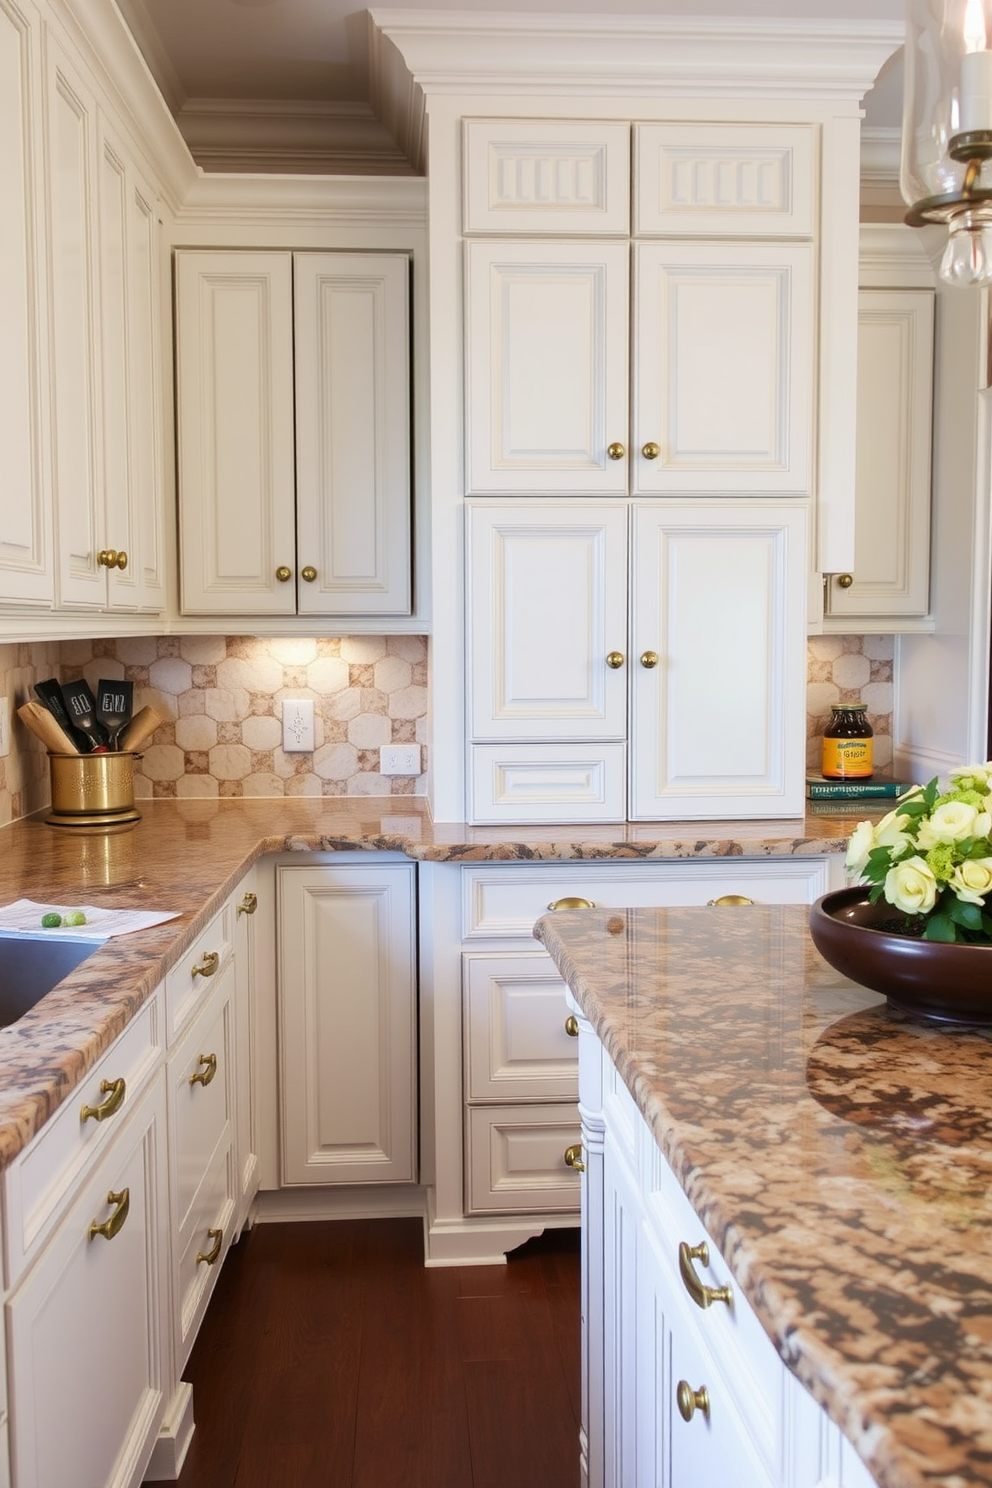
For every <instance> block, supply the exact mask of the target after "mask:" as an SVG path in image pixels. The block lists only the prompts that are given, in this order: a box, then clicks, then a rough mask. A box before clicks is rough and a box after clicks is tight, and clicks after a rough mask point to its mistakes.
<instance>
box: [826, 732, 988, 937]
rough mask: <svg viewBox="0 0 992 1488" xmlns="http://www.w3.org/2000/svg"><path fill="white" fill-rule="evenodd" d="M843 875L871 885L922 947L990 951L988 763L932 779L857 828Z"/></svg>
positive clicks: (873, 892) (874, 897) (873, 898)
mask: <svg viewBox="0 0 992 1488" xmlns="http://www.w3.org/2000/svg"><path fill="white" fill-rule="evenodd" d="M847 870H848V872H849V873H850V874H851V875H852V876H853V877H854V879H855V881H856V882H858V883H865V884H871V886H872V887H871V892H870V894H869V898H870V900H871V902H872V903H873V904H874V903H876V902H877V901H878V900H879V899H881V898H883V897H884V898H885V900H886V901H887V902H888V903H889V904H891V905H892V906H893V907H894V908H895V909H896V910H898V911H899V912H900V913H901V914H903V915H905V916H906V917H907V922H906V930H907V931H908V932H909V933H912V934H919V935H922V936H923V937H924V938H925V939H926V940H940V941H963V942H967V943H969V944H972V945H976V944H977V945H990V944H992V760H989V761H987V762H986V763H985V764H984V765H965V766H964V768H963V769H960V770H952V771H951V775H950V784H949V785H948V788H947V790H946V791H943V792H941V791H940V790H939V788H938V783H937V778H936V777H934V779H933V780H931V782H930V784H929V785H927V786H918V785H917V786H914V787H913V788H912V790H909V791H907V792H906V794H905V795H903V796H900V797H899V799H898V801H897V803H896V805H895V808H894V809H893V810H892V811H890V812H889V814H888V815H887V816H884V817H883V818H882V820H881V821H880V822H870V821H863V822H859V823H858V825H857V826H856V827H855V829H854V831H853V832H852V833H851V837H850V840H849V842H848V845H847Z"/></svg>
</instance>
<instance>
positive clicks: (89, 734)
mask: <svg viewBox="0 0 992 1488" xmlns="http://www.w3.org/2000/svg"><path fill="white" fill-rule="evenodd" d="M60 687H61V690H62V701H63V702H64V703H65V711H66V713H68V715H69V722H70V723H71V724H72V727H73V728H74V729H75V730H76V732H77V733H78V734H81V735H82V736H83V738H84V739H85V740H86V748H87V749H88V750H90V751H91V752H92V751H93V750H94V749H106V747H107V734H106V731H105V729H104V728H103V726H102V725H101V724H100V723H99V722H98V720H97V716H96V701H95V699H94V697H93V694H92V692H90V689H89V684H88V683H87V682H84V681H82V680H80V681H79V682H62V683H60Z"/></svg>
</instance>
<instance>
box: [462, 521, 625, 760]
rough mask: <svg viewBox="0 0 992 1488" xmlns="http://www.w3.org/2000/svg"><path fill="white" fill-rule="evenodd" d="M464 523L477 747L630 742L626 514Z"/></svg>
mask: <svg viewBox="0 0 992 1488" xmlns="http://www.w3.org/2000/svg"><path fill="white" fill-rule="evenodd" d="M466 520H467V540H468V589H469V593H468V608H469V696H470V703H469V707H470V719H471V722H470V728H471V736H472V738H473V739H475V740H479V741H482V740H518V741H521V742H523V741H526V740H561V741H563V742H564V741H574V740H582V739H622V738H623V737H624V734H625V731H626V708H627V702H626V693H627V616H626V605H627V572H626V566H627V513H626V510H625V509H624V506H623V505H618V506H587V507H584V506H579V505H578V504H577V503H570V504H567V505H566V504H563V503H561V502H552V501H540V502H536V501H528V502H526V503H524V502H514V503H512V504H510V505H500V506H488V505H485V504H482V503H477V504H469V506H468V507H467V512H466Z"/></svg>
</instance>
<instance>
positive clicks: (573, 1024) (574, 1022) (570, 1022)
mask: <svg viewBox="0 0 992 1488" xmlns="http://www.w3.org/2000/svg"><path fill="white" fill-rule="evenodd" d="M565 1032H566V1033H567V1034H568V1036H569V1038H578V1036H579V1020H578V1018H577V1017H576V1016H575V1014H574V1013H569V1015H568V1017H567V1018H566V1019H565Z"/></svg>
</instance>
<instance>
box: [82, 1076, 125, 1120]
mask: <svg viewBox="0 0 992 1488" xmlns="http://www.w3.org/2000/svg"><path fill="white" fill-rule="evenodd" d="M100 1094H101V1095H105V1096H106V1097H107V1099H106V1100H105V1101H101V1102H100V1104H99V1105H98V1106H84V1107H83V1109H82V1110H81V1111H80V1113H79V1119H80V1121H89V1119H90V1117H91V1116H92V1118H93V1120H94V1121H106V1119H107V1117H108V1116H113V1115H114V1113H115V1112H117V1111H119V1110H120V1108H121V1106H122V1105H123V1104H124V1097H125V1095H126V1094H127V1086H126V1085H125V1083H124V1081H123V1080H101V1081H100Z"/></svg>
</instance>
